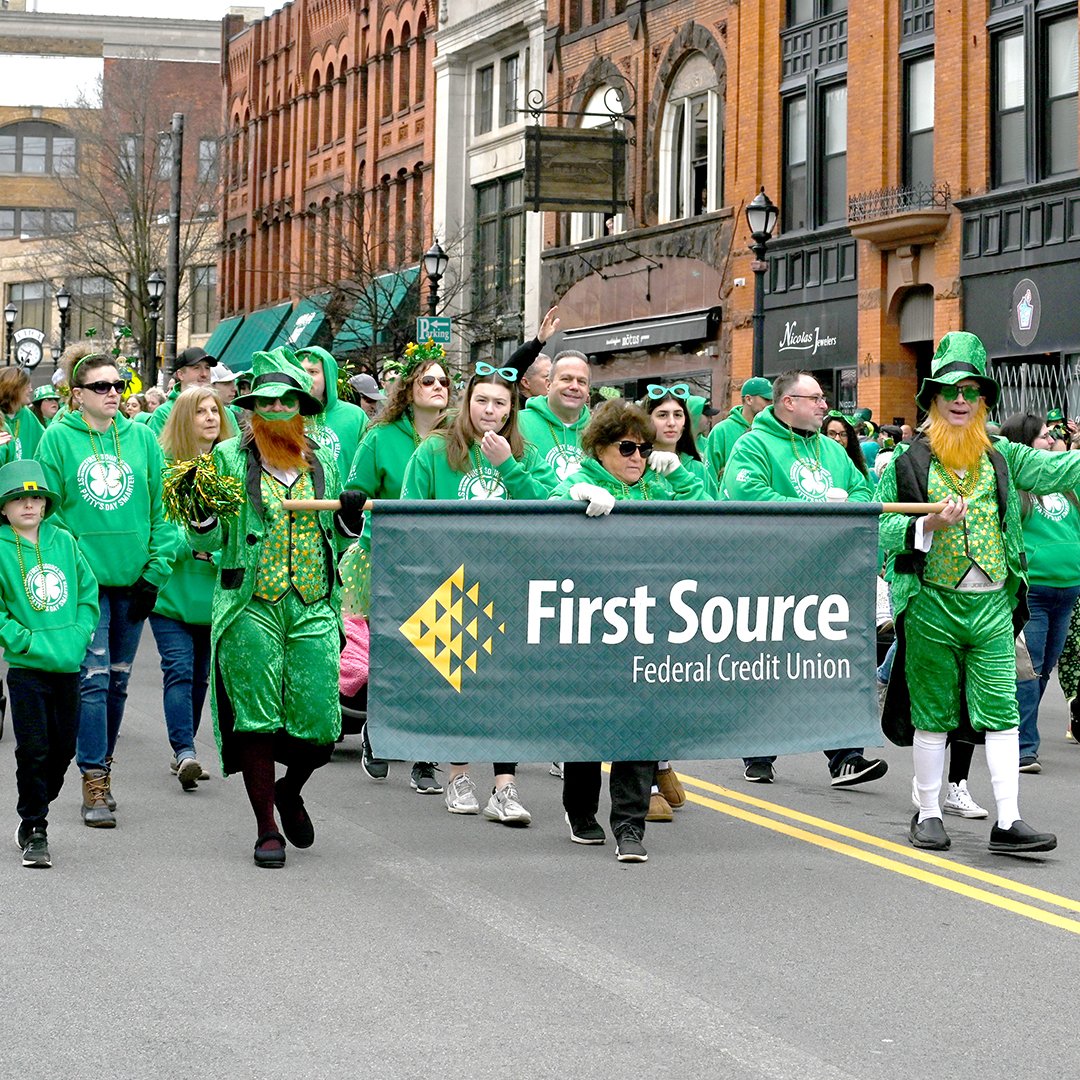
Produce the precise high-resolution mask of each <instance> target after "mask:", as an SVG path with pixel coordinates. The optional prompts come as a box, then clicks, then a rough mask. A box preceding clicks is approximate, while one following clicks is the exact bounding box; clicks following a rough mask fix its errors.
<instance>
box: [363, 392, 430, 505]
mask: <svg viewBox="0 0 1080 1080" xmlns="http://www.w3.org/2000/svg"><path fill="white" fill-rule="evenodd" d="M419 445H420V437H419V436H418V435H417V434H416V428H414V427H413V422H412V419H411V418H410V417H409V415H408V413H406V414H404V415H403V416H400V417H399V418H398V419H397V420H395V421H394V422H393V423H390V424H384V423H375V424H372V425H371V427H369V428H368V429H367V431H366V432H364V437H363V438H362V439H361V440H360V445H359V446H358V447H357V448H356V455H355V456H354V457H353V459H352V468H351V469H350V470H349V478H348V480H346V481H345V486H346V487H347V488H348V489H349V490H350V491H362V492H363V493H364V494H365V495H367V496H369V497H370V498H372V499H400V498H401V484H402V482H403V481H404V479H405V467H406V466H407V465H408V464H409V458H411V457H412V456H413V451H414V450H415V449H416V448H417V447H418V446H419Z"/></svg>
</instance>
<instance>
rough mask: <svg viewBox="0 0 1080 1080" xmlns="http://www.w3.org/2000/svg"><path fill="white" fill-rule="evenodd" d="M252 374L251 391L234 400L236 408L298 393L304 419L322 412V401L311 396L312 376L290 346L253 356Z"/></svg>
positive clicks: (251, 405)
mask: <svg viewBox="0 0 1080 1080" xmlns="http://www.w3.org/2000/svg"><path fill="white" fill-rule="evenodd" d="M250 375H251V390H250V391H249V392H248V393H246V394H243V395H242V396H240V397H238V398H234V399H233V402H232V403H233V404H234V405H235V406H237V408H240V409H254V408H255V404H256V402H258V401H273V400H274V399H275V398H280V397H284V396H285V395H286V394H295V395H296V400H297V403H298V405H299V406H300V414H301V416H315V415H316V414H318V413H320V412H322V408H323V406H322V402H321V401H319V399H318V398H317V397H313V396H312V393H311V376H310V375H309V374H308V373H307V372H306V371H305V370H304V369H303V367H302V366H301V364H300V362H299V360H297V358H296V353H294V352H293V351H292V349H290V348H289V347H288V346H287V345H279V346H278V347H277V348H276V349H272V350H271V351H270V352H257V353H254V354H253V355H252V357H251V372H250Z"/></svg>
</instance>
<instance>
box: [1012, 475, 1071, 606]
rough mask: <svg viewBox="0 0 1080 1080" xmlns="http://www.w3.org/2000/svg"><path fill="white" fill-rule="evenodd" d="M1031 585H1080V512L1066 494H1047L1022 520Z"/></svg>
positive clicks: (1034, 503)
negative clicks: (1078, 558) (1078, 554)
mask: <svg viewBox="0 0 1080 1080" xmlns="http://www.w3.org/2000/svg"><path fill="white" fill-rule="evenodd" d="M1021 525H1022V527H1023V530H1024V548H1025V550H1026V551H1027V570H1028V583H1029V584H1031V585H1043V586H1048V587H1050V588H1053V589H1072V588H1075V587H1076V586H1077V585H1080V561H1078V560H1077V558H1076V553H1077V551H1080V509H1077V506H1076V503H1074V502H1073V501H1072V500H1071V499H1067V498H1066V497H1065V496H1064V495H1043V496H1042V497H1041V498H1040V499H1039V500H1037V501H1033V503H1032V507H1031V512H1030V513H1028V514H1026V515H1024V516H1023V517H1022V518H1021Z"/></svg>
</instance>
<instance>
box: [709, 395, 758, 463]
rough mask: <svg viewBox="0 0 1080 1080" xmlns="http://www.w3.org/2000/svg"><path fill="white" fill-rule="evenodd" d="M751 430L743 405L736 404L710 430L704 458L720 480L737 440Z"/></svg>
mask: <svg viewBox="0 0 1080 1080" xmlns="http://www.w3.org/2000/svg"><path fill="white" fill-rule="evenodd" d="M749 430H750V423H749V421H748V420H747V419H746V417H745V416H743V411H742V406H741V405H736V406H735V408H734V409H732V410H731V412H729V413H728V414H727V416H726V417H725V418H724V419H723V420H721V421H720V423H719V424H717V425H716V427H714V428H713V429H712V431H710V432H709V442H708V445H707V446H706V448H705V453H704V455H703V456H704V458H705V462H706V464H707V465H708V466H709V470H710V471H711V472H712V474H713V476H714V477H716V479H717V480H718V481H719V480H720V479H721V478H722V477H723V475H724V464H725V463H726V462H727V459H728V458H729V457H731V448H732V447H733V446H734V445H735V440H736V439H737V438H738V437H739V436H740V435H743V434H745V433H746V432H747V431H749Z"/></svg>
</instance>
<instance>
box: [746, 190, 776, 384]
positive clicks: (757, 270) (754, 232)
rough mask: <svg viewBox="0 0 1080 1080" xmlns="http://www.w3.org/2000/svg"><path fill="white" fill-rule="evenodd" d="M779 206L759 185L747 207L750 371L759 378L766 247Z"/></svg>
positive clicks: (762, 367) (767, 266)
mask: <svg viewBox="0 0 1080 1080" xmlns="http://www.w3.org/2000/svg"><path fill="white" fill-rule="evenodd" d="M779 213H780V209H779V207H777V206H776V204H775V203H774V202H773V201H772V199H770V198H769V196H768V195H766V194H765V188H762V189H761V190H760V191H759V192H758V193H757V195H755V196H754V199H753V201H752V202H751V203H750V204H749V205H748V206H747V207H746V222H747V224H748V225H749V226H750V250H751V251H752V252H753V253H754V261H753V262H752V263H751V264H750V269H751V270H753V271H754V360H753V372H752V374H753V375H754V376H755V377H760V376H761V375H762V374H763V372H764V369H765V271H766V270H768V268H769V264H768V263H766V262H765V250H766V248H767V247H768V246H769V241H770V240H771V239H772V234H773V229H775V228H776V219H777V216H778V215H779Z"/></svg>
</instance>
